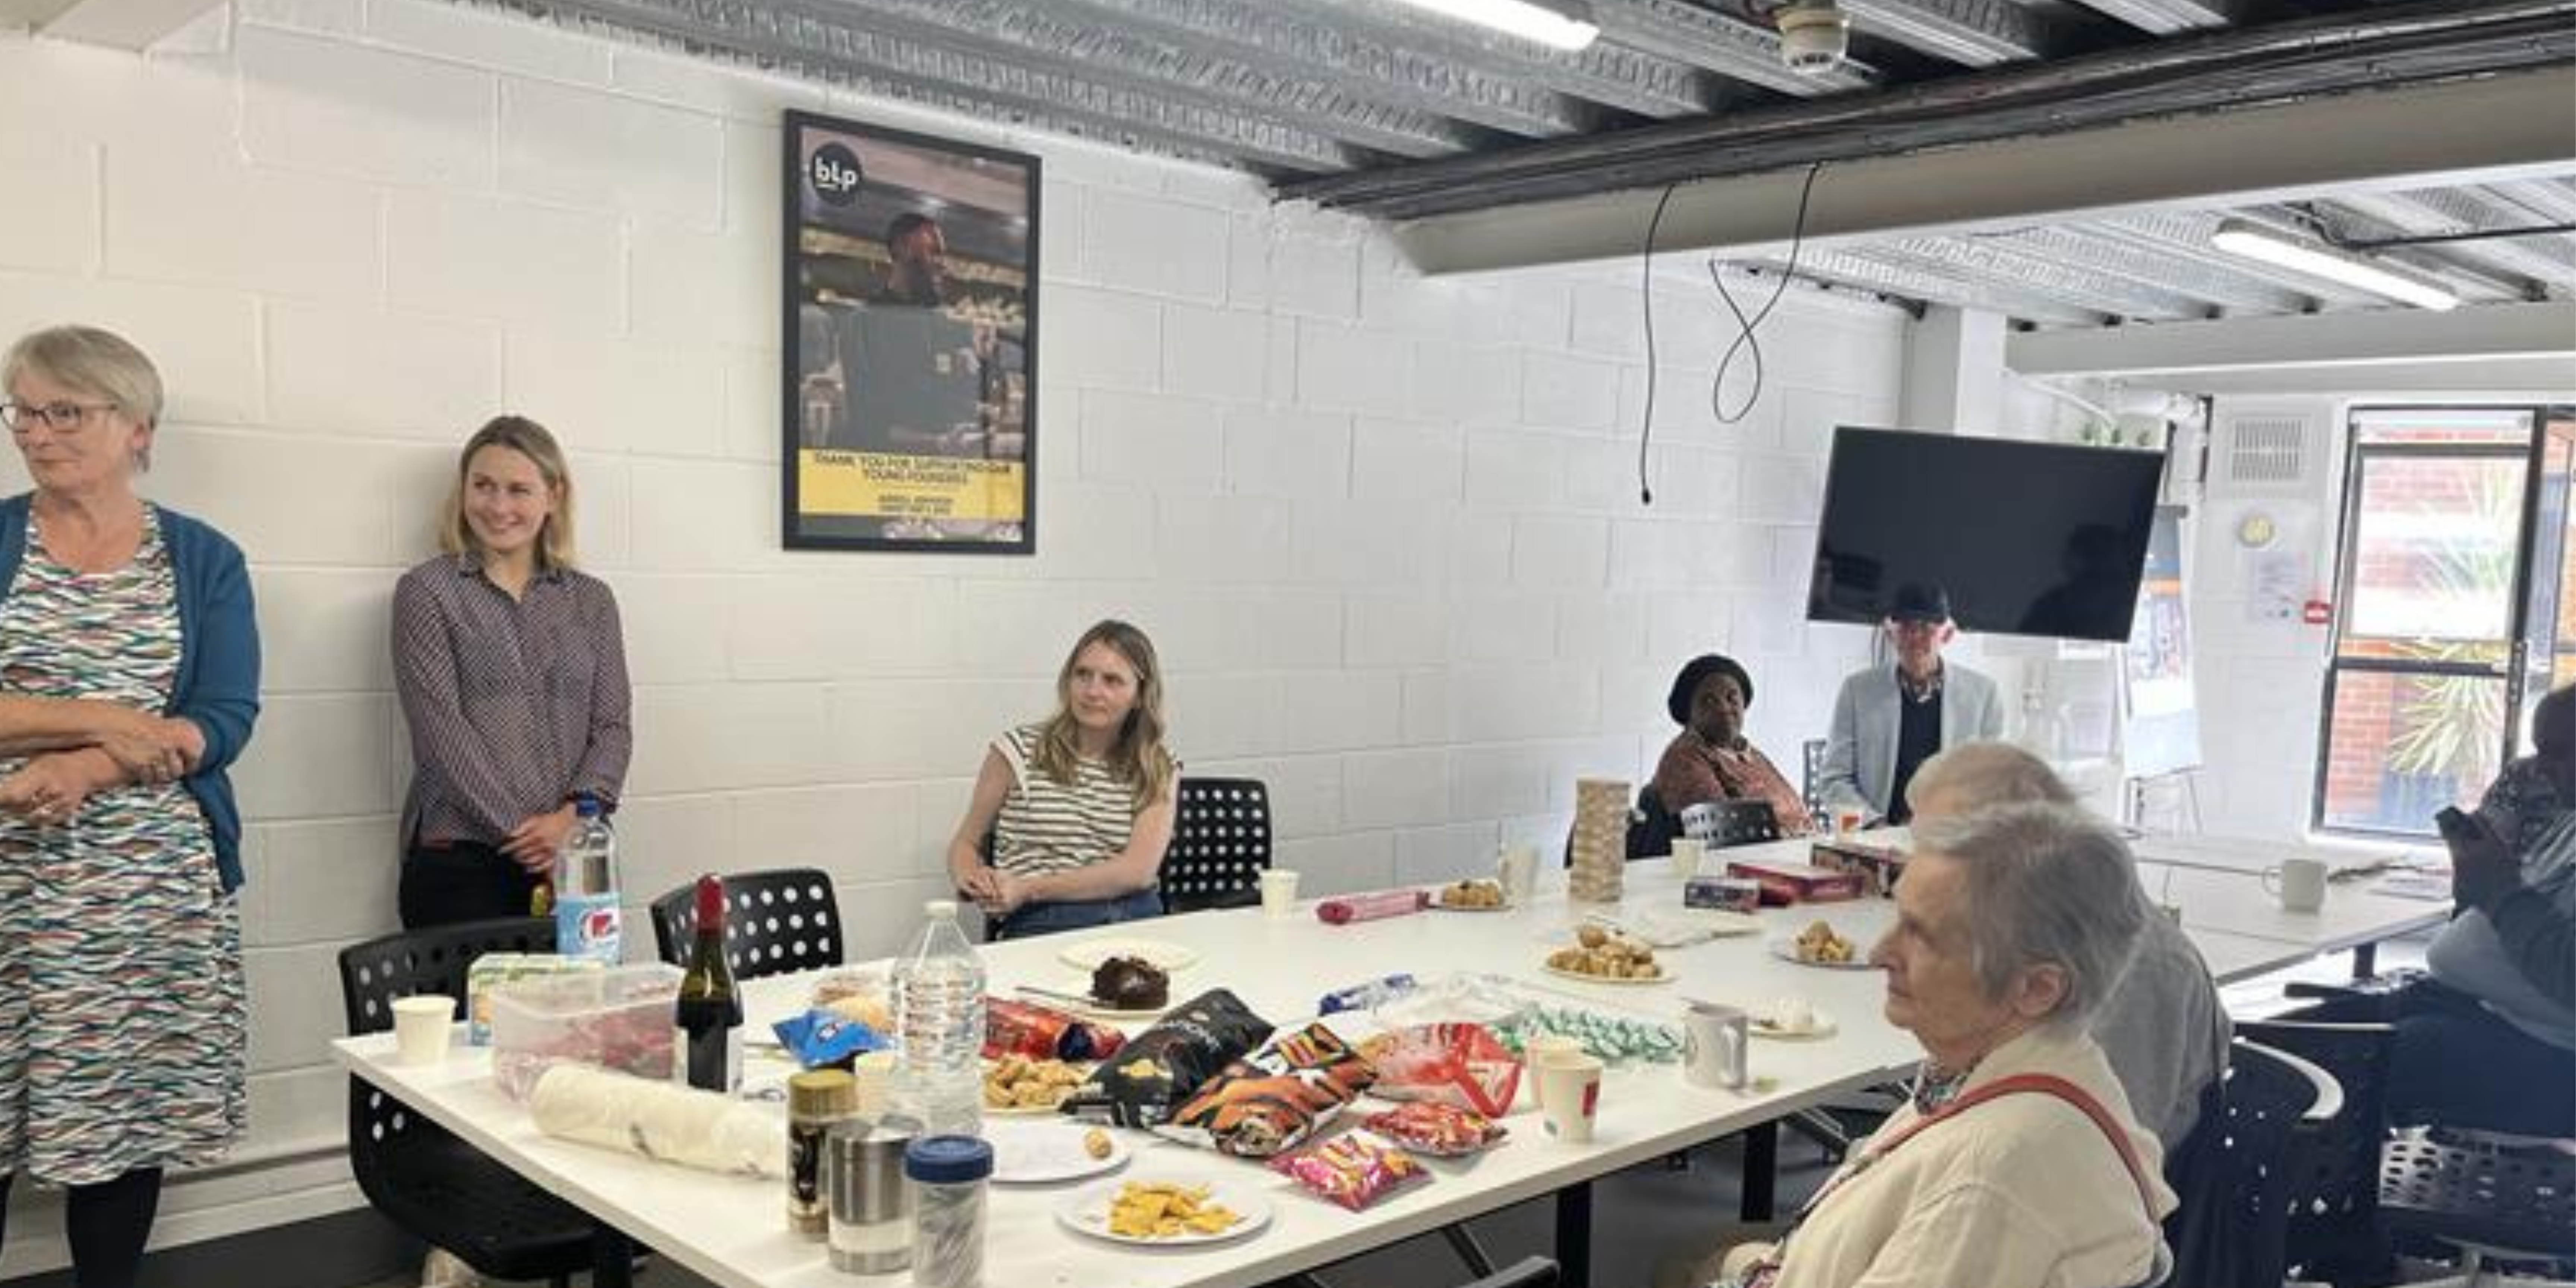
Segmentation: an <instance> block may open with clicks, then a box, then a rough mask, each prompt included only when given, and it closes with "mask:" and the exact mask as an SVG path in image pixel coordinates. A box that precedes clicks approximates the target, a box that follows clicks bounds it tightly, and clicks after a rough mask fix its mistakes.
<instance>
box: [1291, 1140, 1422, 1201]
mask: <svg viewBox="0 0 2576 1288" xmlns="http://www.w3.org/2000/svg"><path fill="white" fill-rule="evenodd" d="M1270 1170H1272V1171H1274V1172H1277V1173H1279V1174H1280V1175H1282V1176H1285V1177H1287V1178H1288V1179H1290V1180H1292V1181H1295V1182H1296V1183H1297V1184H1298V1186H1299V1187H1300V1188H1302V1189H1304V1190H1306V1191H1307V1192H1308V1193H1311V1194H1313V1195H1315V1196H1316V1197H1317V1198H1322V1199H1329V1200H1331V1201H1332V1202H1335V1203H1338V1204H1341V1205H1342V1206H1343V1207H1346V1208H1349V1209H1350V1210H1351V1211H1353V1212H1357V1211H1359V1210H1361V1209H1363V1208H1366V1207H1367V1206H1368V1205H1370V1204H1372V1203H1375V1202H1377V1201H1378V1200H1379V1199H1382V1198H1385V1197H1386V1196H1387V1195H1389V1194H1391V1193H1393V1192H1395V1191H1396V1190H1398V1189H1400V1188H1402V1187H1403V1186H1405V1185H1408V1184H1410V1183H1412V1182H1414V1181H1418V1180H1427V1179H1429V1178H1430V1175H1431V1174H1430V1173H1429V1172H1426V1171H1424V1170H1423V1168H1422V1164H1421V1163H1419V1162H1417V1161H1415V1159H1414V1158H1413V1156H1412V1155H1410V1154H1407V1153H1405V1152H1404V1151H1403V1150H1400V1149H1391V1148H1388V1147H1387V1146H1384V1145H1372V1144H1370V1143H1368V1142H1367V1141H1364V1140H1361V1139H1359V1138H1357V1137H1355V1136H1336V1137H1334V1138H1333V1139H1331V1140H1328V1141H1325V1142H1324V1143H1323V1144H1321V1145H1317V1146H1315V1147H1314V1148H1313V1149H1308V1150H1302V1151H1300V1152H1298V1153H1294V1154H1283V1155H1281V1156H1279V1157H1277V1158H1274V1159H1272V1160H1270Z"/></svg>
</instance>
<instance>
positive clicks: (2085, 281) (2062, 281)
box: [1856, 237, 2214, 322]
mask: <svg viewBox="0 0 2576 1288" xmlns="http://www.w3.org/2000/svg"><path fill="white" fill-rule="evenodd" d="M1856 249H1860V250H1865V251H1867V252H1868V253H1869V254H1871V255H1873V256H1876V257H1878V258H1880V259H1884V260H1887V261H1889V262H1891V263H1898V264H1907V265H1911V266H1913V267H1916V268H1921V269H1925V270H1927V271H1937V272H1941V273H1947V274H1950V275H1953V276H1957V277H1961V278H1965V279H1967V280H1969V281H1974V282H2010V283H2012V284H2013V285H2014V286H2016V287H2019V288H2020V289H2021V290H2023V291H2025V292H2027V293H2029V294H2032V295H2037V296H2041V297H2044V298H2047V299H2052V300H2056V301H2058V302H2060V303H2062V304H2065V305H2068V306H2069V307H2072V308H2077V309H2083V310H2086V311H2088V312H2093V313H2107V314H2110V315H2112V316H2114V317H2122V318H2138V319H2144V320H2149V321H2157V322H2164V321H2177V320H2183V319H2191V318H2206V317H2208V316H2209V315H2210V314H2211V313H2212V312H2213V311H2214V309H2213V306H2212V305H2211V304H2210V302H2209V301H2207V300H2202V299H2195V298H2193V297H2192V296H2189V295H2184V294H2182V293H2180V292H2177V291H2171V290H2166V289H2163V288H2161V287H2154V286H2141V285H2139V284H2138V283H2136V282H2132V281H2129V280H2127V279H2125V278H2122V277H2119V276H2117V275H2114V274H2110V273H2103V272H2098V271H2096V270H2094V269H2092V268H2091V267H2089V266H2086V265H2081V264H2068V263H2061V262H2059V261H2057V260H2054V259H2049V258H2045V257H2042V256H2038V255H2032V254H2028V253H2026V252H2023V251H2019V250H2016V249H2014V248H2013V247H2012V246H2010V245H2009V244H2007V243H2004V242H2000V241H1992V240H1987V239H1982V238H1973V237H1891V238H1884V239H1881V240H1877V241H1872V242H1869V243H1867V244H1866V245H1864V246H1861V247H1858V248H1856Z"/></svg>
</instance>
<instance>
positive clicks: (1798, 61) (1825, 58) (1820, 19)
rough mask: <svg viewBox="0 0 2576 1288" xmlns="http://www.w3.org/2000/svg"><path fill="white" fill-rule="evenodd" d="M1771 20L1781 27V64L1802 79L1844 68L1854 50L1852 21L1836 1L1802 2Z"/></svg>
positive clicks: (1777, 13) (1807, 0)
mask: <svg viewBox="0 0 2576 1288" xmlns="http://www.w3.org/2000/svg"><path fill="white" fill-rule="evenodd" d="M1771 20H1772V21H1773V22H1774V23H1777V24H1779V27H1780V61H1781V62H1783V63H1785V64H1787V65H1788V68H1789V70H1791V71H1793V72H1796V73H1798V74H1799V75H1801V76H1822V75H1824V74H1825V73H1827V72H1830V71H1832V70H1833V69H1835V68H1837V67H1840V66H1842V65H1843V55H1844V54H1845V53H1847V52H1849V50H1850V49H1851V18H1850V16H1849V15H1847V14H1845V13H1844V12H1843V11H1842V9H1841V8H1839V7H1838V6H1836V5H1835V4H1834V2H1833V0H1798V2H1797V3H1795V4H1791V5H1788V6H1787V7H1785V8H1782V9H1780V10H1779V11H1778V12H1776V13H1774V14H1772V15H1771Z"/></svg>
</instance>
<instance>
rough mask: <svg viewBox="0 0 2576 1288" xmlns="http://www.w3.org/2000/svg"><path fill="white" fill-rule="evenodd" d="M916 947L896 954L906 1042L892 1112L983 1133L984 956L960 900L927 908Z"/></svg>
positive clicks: (932, 1132)
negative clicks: (971, 939)
mask: <svg viewBox="0 0 2576 1288" xmlns="http://www.w3.org/2000/svg"><path fill="white" fill-rule="evenodd" d="M922 912H923V914H924V915H923V925H922V928H921V933H920V934H919V935H918V936H915V937H914V939H913V941H912V947H911V948H909V949H907V950H906V951H905V952H904V955H903V956H901V957H899V958H897V959H895V966H894V1007H895V1028H896V1029H897V1030H899V1031H900V1035H901V1040H902V1043H903V1051H902V1056H901V1059H900V1060H899V1062H898V1063H897V1064H896V1066H895V1075H894V1085H893V1087H892V1088H891V1089H890V1099H891V1100H892V1101H893V1109H894V1111H895V1112H896V1113H898V1114H901V1115H903V1116H904V1117H907V1118H910V1119H913V1120H914V1121H916V1122H919V1123H921V1124H922V1134H923V1135H925V1136H978V1135H981V1134H983V1130H984V1093H983V1087H984V1083H983V1077H982V1074H981V1071H980V1070H979V1068H978V1066H977V1061H978V1060H979V1059H980V1058H981V1057H982V1055H983V1052H984V960H983V959H982V958H981V957H978V956H976V955H975V947H974V945H972V944H969V943H967V942H966V932H965V931H963V930H961V929H959V928H958V926H957V904H956V902H955V901H954V900H950V899H933V900H931V901H929V902H928V903H925V904H923V905H922Z"/></svg>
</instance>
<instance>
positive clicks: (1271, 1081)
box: [1154, 1024, 1377, 1158]
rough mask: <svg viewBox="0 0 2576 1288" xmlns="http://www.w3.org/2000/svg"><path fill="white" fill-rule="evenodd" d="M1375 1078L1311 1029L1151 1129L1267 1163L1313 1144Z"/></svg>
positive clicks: (1324, 1032) (1274, 1042)
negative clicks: (1312, 1141) (1305, 1144)
mask: <svg viewBox="0 0 2576 1288" xmlns="http://www.w3.org/2000/svg"><path fill="white" fill-rule="evenodd" d="M1376 1078H1377V1075H1376V1073H1375V1072H1373V1071H1372V1070H1371V1069H1370V1068H1369V1064H1368V1061H1366V1060H1363V1059H1361V1058H1360V1055H1359V1053H1358V1052H1356V1051H1353V1050H1352V1049H1351V1048H1350V1046H1349V1045H1348V1044H1347V1043H1345V1042H1343V1041H1342V1039H1341V1037H1340V1036H1339V1035H1338V1034H1336V1033H1334V1032H1333V1031H1332V1030H1331V1029H1328V1028H1326V1027H1324V1026H1323V1025H1321V1024H1309V1025H1307V1026H1306V1027H1304V1028H1302V1029H1299V1030H1297V1031H1296V1032H1294V1033H1283V1034H1280V1035H1279V1036H1277V1037H1274V1038H1272V1039H1271V1040H1270V1042H1269V1043H1268V1044H1267V1045H1265V1046H1263V1047H1262V1048H1261V1049H1260V1050H1259V1051H1256V1052H1254V1053H1252V1054H1251V1055H1250V1056H1247V1057H1245V1058H1243V1059H1240V1060H1237V1061H1235V1062H1233V1063H1232V1064H1229V1065H1227V1066H1226V1067H1225V1069H1224V1071H1223V1072H1220V1073H1219V1074H1217V1076H1216V1077H1214V1078H1212V1079H1209V1080H1208V1083H1207V1085H1206V1086H1203V1087H1201V1088H1199V1091H1198V1094H1197V1095H1194V1096H1192V1097H1190V1099H1189V1101H1188V1103H1186V1104H1183V1105H1182V1106H1181V1107H1180V1109H1179V1111H1178V1112H1176V1113H1175V1114H1174V1115H1173V1116H1172V1121H1170V1122H1168V1123H1166V1124H1164V1125H1162V1126H1160V1127H1157V1128H1155V1129H1154V1131H1155V1134H1156V1135H1160V1136H1167V1137H1170V1138H1171V1139H1173V1140H1177V1141H1180V1142H1181V1143H1183V1144H1186V1145H1197V1146H1200V1147H1202V1148H1207V1149H1214V1150H1216V1151H1217V1152H1218V1153H1220V1154H1232V1155H1234V1156H1236V1157H1238V1158H1268V1157H1270V1156H1271V1155H1273V1154H1277V1153H1280V1152H1282V1151H1285V1150H1290V1149H1295V1148H1296V1147H1297V1146H1299V1145H1301V1144H1303V1143H1305V1142H1306V1141H1307V1140H1310V1139H1312V1138H1313V1137H1314V1135H1315V1132H1316V1131H1317V1130H1318V1129H1320V1128H1321V1127H1322V1126H1323V1125H1324V1124H1325V1123H1327V1122H1330V1121H1332V1119H1333V1116H1334V1115H1336V1114H1338V1113H1340V1112H1341V1111H1342V1106H1344V1105H1346V1104H1349V1103H1350V1102H1351V1101H1353V1100H1355V1099H1357V1098H1358V1097H1359V1094H1360V1093H1361V1092H1363V1091H1366V1090H1368V1086H1369V1084H1370V1083H1371V1082H1374V1081H1376Z"/></svg>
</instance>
